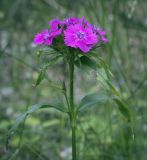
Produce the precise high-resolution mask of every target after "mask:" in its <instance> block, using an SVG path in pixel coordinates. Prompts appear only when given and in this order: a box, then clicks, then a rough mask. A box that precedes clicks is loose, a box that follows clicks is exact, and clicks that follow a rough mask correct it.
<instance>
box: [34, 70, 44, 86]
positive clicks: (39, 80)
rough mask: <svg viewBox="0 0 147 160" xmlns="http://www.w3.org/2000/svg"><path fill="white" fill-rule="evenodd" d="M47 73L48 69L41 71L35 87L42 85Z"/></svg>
mask: <svg viewBox="0 0 147 160" xmlns="http://www.w3.org/2000/svg"><path fill="white" fill-rule="evenodd" d="M45 72H46V68H43V69H41V71H40V73H39V75H38V78H37V80H36V83H35V87H36V86H38V85H39V84H40V83H41V81H42V80H43V79H44V78H45Z"/></svg>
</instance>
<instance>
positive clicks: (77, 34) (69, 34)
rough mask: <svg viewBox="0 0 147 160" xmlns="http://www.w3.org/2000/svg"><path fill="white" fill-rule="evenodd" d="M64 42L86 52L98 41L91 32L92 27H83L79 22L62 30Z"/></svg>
mask: <svg viewBox="0 0 147 160" xmlns="http://www.w3.org/2000/svg"><path fill="white" fill-rule="evenodd" d="M64 42H65V45H67V46H70V47H73V48H80V50H81V51H83V52H84V53H87V52H88V51H89V50H90V49H91V48H92V47H93V46H94V45H96V44H97V43H98V37H97V35H96V34H95V33H94V32H93V30H92V27H88V26H87V27H85V26H84V25H83V24H80V23H79V24H75V25H71V26H69V27H68V28H67V29H66V30H65V31H64Z"/></svg>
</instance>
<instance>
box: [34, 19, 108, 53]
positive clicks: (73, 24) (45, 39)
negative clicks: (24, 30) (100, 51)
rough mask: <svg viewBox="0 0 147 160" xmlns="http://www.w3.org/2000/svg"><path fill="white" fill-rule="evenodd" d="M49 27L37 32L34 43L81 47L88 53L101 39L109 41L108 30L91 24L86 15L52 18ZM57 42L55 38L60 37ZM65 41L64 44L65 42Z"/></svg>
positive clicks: (57, 46) (103, 41)
mask: <svg viewBox="0 0 147 160" xmlns="http://www.w3.org/2000/svg"><path fill="white" fill-rule="evenodd" d="M49 26H50V27H49V29H45V30H43V31H42V32H40V33H37V34H36V35H35V37H34V43H35V44H37V45H47V46H48V45H53V47H54V48H55V47H56V48H58V49H59V47H60V48H63V49H64V48H65V47H66V46H69V47H72V48H79V49H80V50H81V51H82V52H84V53H87V52H89V51H90V49H92V48H93V47H94V46H95V45H97V44H98V42H99V40H101V41H102V43H105V42H107V41H108V39H107V38H106V34H107V33H106V31H104V30H103V29H101V28H98V27H97V26H95V25H92V24H90V23H89V22H88V21H87V20H86V19H85V18H84V17H82V18H76V17H70V18H66V19H63V20H59V19H58V18H56V19H52V20H51V21H50V22H49ZM58 36H60V38H59V39H58V41H56V42H57V43H58V42H59V43H58V44H57V43H54V39H55V38H58ZM63 41H64V44H63Z"/></svg>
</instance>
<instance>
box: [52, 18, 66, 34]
mask: <svg viewBox="0 0 147 160" xmlns="http://www.w3.org/2000/svg"><path fill="white" fill-rule="evenodd" d="M62 24H63V22H62V21H61V20H59V19H58V18H56V19H52V20H51V21H50V22H49V25H50V30H51V32H56V31H58V30H60V29H61V27H62Z"/></svg>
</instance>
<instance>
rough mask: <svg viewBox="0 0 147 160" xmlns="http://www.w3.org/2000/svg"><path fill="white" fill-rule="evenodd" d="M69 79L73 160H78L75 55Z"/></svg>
mask: <svg viewBox="0 0 147 160" xmlns="http://www.w3.org/2000/svg"><path fill="white" fill-rule="evenodd" d="M69 78H70V84H69V85H70V99H69V100H70V101H69V102H70V124H71V130H72V160H76V159H77V158H76V112H75V106H74V54H73V55H72V56H71V57H70V61H69Z"/></svg>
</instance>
